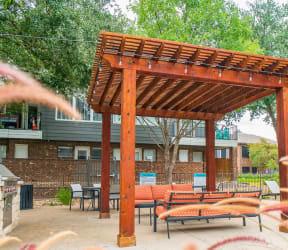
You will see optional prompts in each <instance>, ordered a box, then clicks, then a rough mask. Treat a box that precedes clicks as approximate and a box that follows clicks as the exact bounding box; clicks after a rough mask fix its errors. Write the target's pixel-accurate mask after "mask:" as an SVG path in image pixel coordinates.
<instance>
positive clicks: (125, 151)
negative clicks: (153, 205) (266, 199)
mask: <svg viewBox="0 0 288 250" xmlns="http://www.w3.org/2000/svg"><path fill="white" fill-rule="evenodd" d="M287 70H288V60H287V59H282V58H274V57H269V56H263V55H253V54H247V53H240V52H235V51H228V50H223V49H216V48H209V47H202V46H197V45H191V44H185V43H179V42H172V41H165V40H160V39H152V38H144V37H137V36H130V35H123V34H117V33H110V32H100V34H99V45H98V47H97V50H96V55H95V61H94V66H93V71H92V75H91V81H90V87H89V91H88V97H87V103H88V104H89V105H90V106H91V107H92V108H93V109H94V111H95V112H98V113H103V120H102V172H101V175H102V176H101V187H102V188H103V193H102V194H101V211H100V217H101V218H102V217H103V218H107V217H109V169H110V165H109V164H110V163H109V162H110V161H109V160H110V126H111V124H110V123H111V119H110V115H111V114H121V136H120V149H121V156H120V227H119V235H118V245H119V246H131V245H135V244H136V238H135V234H134V185H135V116H136V115H138V116H152V117H164V118H175V119H176V118H178V119H191V120H204V121H205V124H206V125H205V127H206V129H205V131H206V132H205V133H206V154H205V157H206V171H207V190H209V191H213V190H215V151H214V149H215V126H214V122H215V121H217V120H219V119H220V118H222V117H223V116H224V115H225V114H226V113H228V112H230V111H233V110H235V109H237V108H240V107H242V106H245V105H247V104H249V103H252V102H254V101H256V100H259V99H261V98H264V97H266V96H269V95H271V94H273V93H276V98H277V117H278V122H277V124H278V143H279V157H282V156H284V155H288V132H287V131H288V88H287V87H288V82H287ZM280 186H281V187H285V188H287V187H288V168H287V166H284V165H282V164H280ZM283 198H288V197H287V193H282V192H281V199H283Z"/></svg>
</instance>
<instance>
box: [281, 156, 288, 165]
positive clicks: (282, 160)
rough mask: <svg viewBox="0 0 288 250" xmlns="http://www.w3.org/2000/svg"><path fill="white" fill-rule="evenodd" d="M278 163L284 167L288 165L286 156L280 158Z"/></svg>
mask: <svg viewBox="0 0 288 250" xmlns="http://www.w3.org/2000/svg"><path fill="white" fill-rule="evenodd" d="M279 162H281V163H282V164H284V165H288V156H287V155H286V156H283V157H281V158H280V160H279Z"/></svg>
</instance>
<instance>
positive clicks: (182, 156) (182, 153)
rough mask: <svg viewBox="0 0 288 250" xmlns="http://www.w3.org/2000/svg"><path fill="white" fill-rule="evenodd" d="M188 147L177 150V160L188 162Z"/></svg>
mask: <svg viewBox="0 0 288 250" xmlns="http://www.w3.org/2000/svg"><path fill="white" fill-rule="evenodd" d="M188 152H189V151H188V149H180V150H179V161H181V162H188Z"/></svg>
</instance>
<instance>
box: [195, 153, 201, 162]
mask: <svg viewBox="0 0 288 250" xmlns="http://www.w3.org/2000/svg"><path fill="white" fill-rule="evenodd" d="M193 162H203V153H202V152H193Z"/></svg>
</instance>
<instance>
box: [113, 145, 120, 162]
mask: <svg viewBox="0 0 288 250" xmlns="http://www.w3.org/2000/svg"><path fill="white" fill-rule="evenodd" d="M113 160H116V161H120V148H113Z"/></svg>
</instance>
